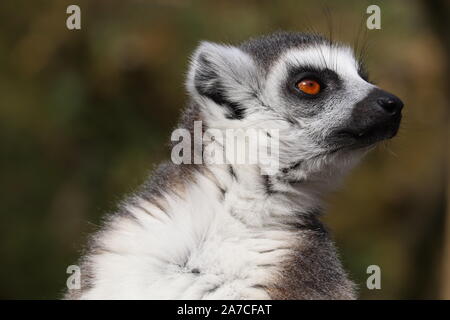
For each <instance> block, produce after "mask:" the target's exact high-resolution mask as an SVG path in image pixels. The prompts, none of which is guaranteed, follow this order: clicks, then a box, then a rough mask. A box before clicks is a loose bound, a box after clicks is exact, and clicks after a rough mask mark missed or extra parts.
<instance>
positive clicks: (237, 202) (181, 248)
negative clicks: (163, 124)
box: [84, 174, 299, 299]
mask: <svg viewBox="0 0 450 320" xmlns="http://www.w3.org/2000/svg"><path fill="white" fill-rule="evenodd" d="M219 179H220V178H219ZM230 180H231V179H230ZM219 184H220V185H219ZM224 189H226V190H224ZM161 201H164V207H165V211H164V212H163V211H162V210H161V209H159V208H158V207H157V206H156V205H155V204H153V203H152V202H150V201H148V200H146V199H143V198H140V199H137V200H135V201H134V202H133V204H132V205H129V206H127V211H128V213H129V214H131V215H132V216H133V218H132V219H131V218H130V216H127V215H123V216H119V217H117V218H116V219H115V220H116V221H114V222H113V223H111V227H110V230H108V231H105V232H104V233H103V235H102V236H101V237H100V238H99V240H98V241H99V242H100V245H99V247H100V248H101V250H100V251H101V252H100V254H97V255H93V256H92V257H91V263H92V267H93V268H94V269H93V270H92V272H93V277H94V279H95V285H94V286H93V288H91V289H90V290H88V291H87V292H86V293H85V295H84V298H95V297H100V296H102V297H105V295H106V296H107V297H111V298H121V297H124V298H125V297H126V298H129V297H130V293H131V294H132V296H135V297H140V298H142V297H145V298H156V299H158V298H159V299H268V298H270V295H269V293H268V291H267V290H266V289H265V288H266V287H268V286H269V285H270V284H271V283H274V282H276V277H275V276H276V274H277V272H278V271H279V270H280V264H281V263H282V262H283V261H285V260H286V261H287V259H288V257H289V256H290V255H292V247H293V246H294V243H297V244H298V240H299V239H298V236H297V235H296V234H295V232H293V231H290V230H285V229H283V228H281V225H280V224H277V223H275V222H274V221H277V220H276V219H275V220H274V221H271V222H269V221H268V220H267V218H268V217H269V216H272V217H275V216H276V215H275V214H273V213H272V210H274V209H275V208H276V202H273V203H272V202H271V201H272V199H269V198H267V196H265V195H264V194H263V193H258V192H248V191H247V192H244V190H242V185H241V184H238V183H235V182H231V183H226V184H224V183H223V181H222V182H220V181H218V179H216V178H214V179H211V176H210V177H207V175H204V174H201V175H198V176H197V177H196V178H195V183H194V184H192V185H190V186H188V187H186V188H185V189H184V190H183V191H182V192H181V193H180V194H179V197H177V196H172V197H168V198H165V199H162V200H161ZM264 217H266V219H264ZM118 275H120V276H119V277H120V279H121V280H120V281H121V284H120V286H121V287H122V289H123V290H117V287H116V285H117V284H116V283H115V281H116V280H117V277H118Z"/></svg>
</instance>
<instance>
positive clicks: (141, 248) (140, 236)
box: [66, 34, 374, 299]
mask: <svg viewBox="0 0 450 320" xmlns="http://www.w3.org/2000/svg"><path fill="white" fill-rule="evenodd" d="M302 36H303V37H304V39H303V40H302V38H301V37H302ZM270 37H275V40H273V38H270ZM299 39H300V40H299ZM251 41H253V42H251V43H248V44H244V45H242V46H240V47H235V46H226V45H219V44H213V43H209V42H204V43H201V44H200V46H199V47H198V49H197V50H196V52H195V53H194V55H193V57H192V60H191V64H190V69H189V73H188V77H187V82H186V86H187V90H188V93H189V95H190V98H191V100H190V103H189V106H188V107H187V109H186V111H185V114H184V116H183V118H182V121H181V123H180V127H183V128H188V129H189V130H191V129H192V122H193V121H194V120H201V121H203V125H204V127H205V128H218V129H227V128H256V129H258V128H259V129H268V128H276V129H279V130H280V131H279V132H280V136H279V138H280V166H279V167H280V168H279V171H278V172H277V173H276V174H275V175H272V176H264V175H261V171H260V167H259V165H257V164H256V165H212V164H209V165H206V164H202V165H174V164H172V163H170V162H169V163H166V164H164V165H162V166H161V167H160V168H159V169H158V170H156V171H155V172H154V173H153V175H152V178H150V179H149V180H148V182H147V183H146V184H145V185H144V186H143V187H142V188H141V189H140V190H139V191H138V192H137V193H136V194H134V195H133V196H132V197H130V198H128V199H126V200H125V201H124V202H123V203H122V204H121V206H120V209H119V210H118V213H115V214H112V215H110V216H109V217H108V219H107V220H106V222H105V224H104V226H103V227H102V229H101V230H100V231H99V232H97V233H96V234H95V235H94V236H93V237H92V240H91V242H90V245H89V250H88V253H87V254H86V255H85V256H84V258H83V259H82V264H81V268H82V270H81V272H82V279H83V281H82V283H83V287H82V289H81V290H70V291H69V292H68V293H67V295H66V298H69V299H71V298H80V299H269V298H274V299H352V298H355V291H354V285H353V284H352V282H351V281H349V280H348V279H347V276H346V273H345V272H344V271H343V269H342V267H341V263H340V262H339V259H338V255H337V253H336V250H335V248H334V245H333V243H332V241H331V240H330V238H329V236H328V233H327V231H326V229H325V228H324V227H323V226H322V224H321V223H320V221H319V215H320V212H321V210H322V197H323V195H324V194H325V193H326V192H329V191H331V190H333V189H334V188H336V186H337V185H338V184H339V182H340V180H341V178H342V177H343V176H344V175H345V174H346V173H347V172H348V171H349V170H350V169H351V168H352V167H353V166H354V165H355V164H356V163H357V162H358V160H359V159H360V158H361V157H362V156H363V155H364V153H365V152H366V151H367V149H368V148H358V149H351V148H349V149H345V148H344V149H342V150H339V149H334V147H333V146H330V145H329V144H327V143H325V141H326V139H325V138H326V137H327V136H328V135H329V134H330V132H332V130H333V129H334V128H336V127H338V126H339V125H341V124H342V123H343V122H345V121H346V119H347V118H348V117H349V116H350V113H351V110H352V108H353V106H354V105H355V103H357V102H358V101H360V100H362V99H363V98H364V97H365V96H366V95H367V94H368V92H369V91H370V90H371V89H372V88H373V87H374V86H373V85H372V84H370V83H368V82H366V81H365V80H363V79H362V78H361V77H360V76H359V74H358V62H357V61H356V60H355V58H354V56H353V54H352V51H351V50H350V49H349V48H348V47H346V46H342V45H338V44H335V43H329V42H328V41H327V40H325V39H322V38H320V37H318V36H309V35H299V34H294V35H293V34H278V35H273V36H269V37H267V38H262V39H254V40H251ZM258 41H259V42H258ZM265 41H266V42H267V43H268V44H267V46H268V48H267V50H272V51H273V53H272V55H270V56H269V55H268V53H267V54H266V56H264V57H262V56H261V57H260V56H259V54H255V52H259V51H258V50H259V49H258V46H262V47H264V45H265ZM271 41H272V42H271ZM283 41H284V43H288V42H289V43H288V44H286V45H285V46H281V47H278V48H277V46H276V45H274V44H277V43H283ZM277 50H278V52H277ZM201 59H203V62H202V61H201ZM202 63H203V64H202ZM205 63H206V67H208V68H210V69H211V70H207V71H204V70H201V68H204V67H205ZM303 65H308V66H314V67H316V68H318V69H323V68H328V69H331V70H333V71H334V72H336V74H337V75H338V76H339V77H340V79H341V81H342V84H343V88H341V90H340V91H339V93H336V95H332V96H330V97H329V98H327V99H326V100H325V101H322V102H321V105H320V108H321V110H322V111H321V112H320V113H317V114H314V115H310V116H304V115H303V113H302V106H301V105H293V104H292V103H291V102H290V101H288V100H287V99H286V98H285V97H284V96H283V94H282V92H281V91H280V84H281V83H282V82H283V81H285V79H286V77H287V76H288V74H287V73H288V70H289V68H291V67H293V66H294V67H299V66H303ZM201 72H209V74H207V75H205V76H204V77H198V76H197V75H198V74H199V73H201ZM211 74H212V75H213V76H214V77H217V78H218V79H219V80H218V81H219V82H220V85H221V86H222V87H221V89H222V92H221V93H222V94H223V95H224V96H223V97H221V99H222V100H224V101H227V103H228V105H229V106H228V107H227V106H225V105H220V104H219V103H217V101H214V99H212V98H211V97H210V96H208V94H209V92H213V91H211V90H214V89H215V88H214V86H216V85H217V83H218V82H216V80H217V79H216V78H214V77H213V78H208V76H210V75H211ZM196 76H197V77H196ZM209 89H211V90H209ZM230 106H231V107H230ZM236 106H238V109H239V110H233V109H230V108H234V107H236Z"/></svg>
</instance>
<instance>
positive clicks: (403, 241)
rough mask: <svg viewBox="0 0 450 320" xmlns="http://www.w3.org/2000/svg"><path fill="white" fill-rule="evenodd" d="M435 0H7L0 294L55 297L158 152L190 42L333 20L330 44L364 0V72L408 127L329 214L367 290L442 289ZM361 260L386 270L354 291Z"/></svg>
mask: <svg viewBox="0 0 450 320" xmlns="http://www.w3.org/2000/svg"><path fill="white" fill-rule="evenodd" d="M439 3H441V5H443V6H444V7H446V9H448V2H445V1H370V2H365V1H345V2H344V1H321V2H315V1H300V0H295V1H276V2H275V1H256V0H255V1H225V0H224V1H181V0H167V1H164V0H159V1H133V0H129V1H118V0H117V1H112V0H109V1H106V0H105V1H101V0H97V1H96V0H91V1H66V0H47V1H45V0H43V1H23V0H2V1H1V2H0V146H1V158H0V161H1V165H0V170H1V171H0V172H1V176H0V197H1V202H0V203H1V206H0V208H1V209H0V210H1V213H0V237H1V239H0V240H1V241H0V265H1V269H0V298H9V299H11V298H31V299H44V298H60V297H61V293H62V291H63V290H64V287H65V281H66V277H67V274H66V268H67V266H68V265H70V264H74V263H76V261H77V258H78V257H79V254H80V249H81V248H82V246H83V245H84V243H85V240H86V235H87V234H89V233H90V232H92V231H93V230H95V229H96V226H97V225H98V223H99V221H100V218H101V217H102V216H103V215H104V214H106V213H107V212H109V211H111V210H114V206H115V204H116V203H117V201H118V200H120V199H122V198H123V197H124V195H125V194H127V193H129V192H132V191H133V189H135V188H136V187H137V186H138V185H139V184H140V183H142V181H143V179H144V178H145V176H146V174H147V173H148V171H149V170H151V169H152V168H153V167H154V166H155V165H156V164H157V163H158V162H160V161H162V160H163V159H167V158H168V155H169V150H168V148H167V145H168V141H169V136H170V133H171V130H172V128H173V127H174V125H175V124H176V122H177V119H178V115H179V113H180V110H181V108H182V107H183V105H184V103H185V102H186V94H185V90H184V86H183V82H184V77H185V73H186V67H187V63H188V57H189V55H190V54H191V53H192V51H193V50H194V48H195V47H196V45H197V44H198V42H199V41H200V40H211V41H218V42H231V43H238V42H240V41H243V40H245V39H247V38H248V37H250V36H255V35H259V34H264V33H270V32H273V31H276V30H294V31H304V30H310V29H311V28H313V29H315V30H318V31H323V32H324V33H326V34H327V33H328V30H329V25H331V26H332V29H333V34H334V38H336V39H340V40H342V41H347V42H350V43H354V42H355V39H356V36H357V33H358V29H359V26H360V25H361V21H362V22H363V23H365V20H362V19H365V18H366V17H367V14H366V13H365V11H366V8H367V6H368V5H369V4H378V5H379V6H380V7H381V18H382V20H381V23H382V25H381V26H382V29H381V30H374V31H367V41H368V42H367V43H368V51H367V53H368V60H367V62H368V66H369V70H370V71H371V75H372V78H373V79H374V80H375V82H376V83H377V84H378V85H380V86H381V87H383V88H385V89H387V90H389V91H392V92H393V93H395V94H396V95H398V96H400V97H401V98H402V99H403V101H404V102H405V105H406V107H405V109H404V111H405V113H404V121H403V124H402V128H401V131H400V133H399V135H398V137H397V138H396V139H394V140H393V141H392V142H389V143H387V144H384V145H382V146H380V147H379V148H377V149H376V150H375V151H374V152H372V153H371V154H370V155H369V156H368V157H367V158H366V160H365V161H364V162H363V163H362V165H361V166H359V167H358V168H357V169H356V170H355V172H354V173H353V174H352V175H351V176H350V177H349V178H348V179H347V182H346V184H345V186H344V188H343V189H342V190H341V191H339V192H338V193H336V194H334V195H331V196H330V199H329V200H330V203H329V210H328V211H329V212H328V215H327V216H326V218H325V220H326V221H327V222H328V223H329V225H330V228H331V229H332V230H333V232H334V235H335V238H336V240H337V245H338V247H339V248H340V251H341V254H342V257H343V261H344V264H345V266H346V268H347V269H348V270H349V272H350V274H351V277H352V278H353V279H354V280H355V281H356V282H357V283H358V284H359V285H360V295H361V297H362V298H366V299H406V298H415V299H420V298H428V299H429V298H444V297H447V298H448V297H450V292H449V291H448V290H449V281H450V277H449V276H448V274H446V273H448V271H449V270H447V269H448V268H450V264H448V265H447V267H445V257H448V255H447V256H446V255H445V250H446V249H445V248H446V246H445V241H444V239H445V231H444V230H445V210H446V209H445V208H446V196H445V190H446V188H445V184H446V181H447V179H446V173H447V171H446V169H445V166H446V165H447V161H448V160H447V159H448V158H446V151H447V149H448V144H447V141H448V140H447V137H448V131H446V130H447V129H448V111H447V110H448V91H449V84H448V83H449V82H448V76H449V73H450V72H449V66H448V50H449V47H448V42H447V40H448V31H449V29H448V28H447V29H446V31H445V29H444V30H442V28H443V26H444V27H448V22H445V19H443V17H444V18H445V17H448V11H447V12H445V10H444V11H443V10H442V8H440V7H439ZM445 3H446V4H445ZM69 4H79V5H80V7H81V12H82V17H81V24H82V29H81V30H79V31H70V30H68V29H67V28H66V25H65V23H66V18H67V16H68V15H67V14H66V8H67V6H68V5H69ZM324 8H328V9H329V11H330V13H331V19H329V18H327V17H328V15H327V14H326V12H327V9H324ZM446 21H448V20H446ZM447 234H448V233H447ZM447 239H448V238H447ZM448 241H449V240H447V242H448ZM447 250H448V248H447ZM371 264H376V265H379V266H380V267H381V271H382V289H381V290H368V289H367V288H366V286H365V281H366V278H367V276H368V275H367V274H366V268H367V266H369V265H371ZM446 277H447V278H446ZM446 290H447V291H446Z"/></svg>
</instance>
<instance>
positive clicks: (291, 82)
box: [286, 67, 342, 99]
mask: <svg viewBox="0 0 450 320" xmlns="http://www.w3.org/2000/svg"><path fill="white" fill-rule="evenodd" d="M304 79H311V80H315V81H317V82H318V83H319V84H320V87H321V91H320V92H319V93H318V94H317V95H308V94H306V93H303V92H302V91H300V90H299V89H298V87H297V83H299V82H300V81H302V80H304ZM341 86H342V80H341V79H340V78H339V76H338V75H337V74H336V72H334V71H332V70H330V69H317V68H315V67H302V68H298V67H297V68H296V67H291V68H290V69H289V73H288V79H287V82H286V88H287V90H288V92H290V93H291V94H292V95H295V96H297V97H300V98H306V99H318V98H320V97H322V96H324V95H326V94H327V93H328V92H329V91H330V90H338V89H339V88H340V87H341Z"/></svg>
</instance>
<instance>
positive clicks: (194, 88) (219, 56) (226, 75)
mask: <svg viewBox="0 0 450 320" xmlns="http://www.w3.org/2000/svg"><path fill="white" fill-rule="evenodd" d="M256 70H257V68H256V66H255V63H254V61H253V59H252V58H251V57H250V56H249V55H248V54H247V53H245V52H243V51H242V50H240V49H239V48H236V47H233V46H225V45H219V44H214V43H210V42H202V43H201V44H200V46H199V47H198V49H197V50H196V52H195V53H194V55H193V57H192V61H191V65H190V69H189V74H188V79H187V83H186V85H187V89H188V91H189V92H190V94H191V95H192V96H193V97H194V98H195V97H201V98H207V99H210V100H212V101H213V102H215V103H216V104H217V105H219V106H221V107H223V108H226V117H227V118H229V119H242V118H244V116H245V109H246V101H249V100H250V99H251V98H252V97H253V96H254V93H255V92H256V90H257V87H258V86H257V82H258V77H257V72H256Z"/></svg>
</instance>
